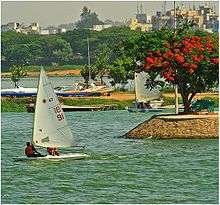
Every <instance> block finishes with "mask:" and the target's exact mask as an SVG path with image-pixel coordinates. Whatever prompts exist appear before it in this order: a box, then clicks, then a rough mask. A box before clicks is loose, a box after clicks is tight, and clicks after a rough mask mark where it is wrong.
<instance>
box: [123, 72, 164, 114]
mask: <svg viewBox="0 0 220 205" xmlns="http://www.w3.org/2000/svg"><path fill="white" fill-rule="evenodd" d="M147 78H148V76H147V74H146V73H145V72H144V71H142V72H139V73H138V72H135V78H134V82H135V102H133V106H131V107H126V109H127V110H128V111H129V112H146V111H149V112H158V111H161V110H163V109H161V108H159V107H160V106H161V105H162V103H163V100H162V99H161V93H160V90H159V88H158V87H155V88H154V89H151V90H150V89H146V86H145V84H146V80H147Z"/></svg>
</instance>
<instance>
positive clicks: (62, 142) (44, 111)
mask: <svg viewBox="0 0 220 205" xmlns="http://www.w3.org/2000/svg"><path fill="white" fill-rule="evenodd" d="M32 142H33V143H34V144H35V145H37V146H42V147H70V146H73V137H72V132H71V130H70V127H69V126H68V124H67V121H66V118H65V115H64V112H63V110H62V108H61V105H60V103H59V101H58V98H57V96H56V94H55V93H54V89H53V87H52V84H51V83H50V82H49V81H48V78H47V76H46V74H45V71H44V70H43V69H42V70H41V73H40V80H39V85H38V93H37V100H36V107H35V116H34V130H33V139H32Z"/></svg>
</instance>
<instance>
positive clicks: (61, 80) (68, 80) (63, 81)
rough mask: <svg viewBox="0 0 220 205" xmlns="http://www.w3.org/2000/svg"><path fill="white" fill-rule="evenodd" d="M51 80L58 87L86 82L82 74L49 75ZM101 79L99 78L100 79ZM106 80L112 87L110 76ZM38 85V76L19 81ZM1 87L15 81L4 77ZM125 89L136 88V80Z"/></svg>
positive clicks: (32, 85) (24, 84)
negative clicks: (66, 75)
mask: <svg viewBox="0 0 220 205" xmlns="http://www.w3.org/2000/svg"><path fill="white" fill-rule="evenodd" d="M49 79H50V82H51V83H52V85H53V87H54V88H55V87H58V86H62V85H71V84H73V83H76V82H84V79H83V78H82V77H80V76H72V77H49ZM98 80H99V79H98ZM103 80H104V82H105V83H106V85H107V86H108V87H111V84H110V81H111V79H109V78H108V77H104V78H103ZM37 85H38V78H37V77H32V78H31V77H26V78H22V79H21V80H20V81H19V86H21V87H27V88H36V87H37ZM117 86H119V85H117ZM1 88H2V89H7V88H14V83H13V82H12V81H11V79H10V78H2V79H1ZM125 89H128V90H131V91H133V90H134V82H133V81H132V80H128V83H127V85H126V86H125Z"/></svg>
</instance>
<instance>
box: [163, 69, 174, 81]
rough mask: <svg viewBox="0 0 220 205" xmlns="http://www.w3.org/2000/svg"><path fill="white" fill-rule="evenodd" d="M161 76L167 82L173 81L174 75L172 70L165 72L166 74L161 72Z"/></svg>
mask: <svg viewBox="0 0 220 205" xmlns="http://www.w3.org/2000/svg"><path fill="white" fill-rule="evenodd" d="M161 75H162V76H163V77H164V78H165V79H166V80H167V81H171V82H172V81H174V80H175V78H174V77H175V75H174V73H173V71H172V70H167V71H166V72H162V73H161Z"/></svg>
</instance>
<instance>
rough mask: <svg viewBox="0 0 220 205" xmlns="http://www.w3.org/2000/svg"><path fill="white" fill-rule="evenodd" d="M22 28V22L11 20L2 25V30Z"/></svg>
mask: <svg viewBox="0 0 220 205" xmlns="http://www.w3.org/2000/svg"><path fill="white" fill-rule="evenodd" d="M20 29H21V24H20V23H16V22H9V23H7V24H5V25H2V26H1V31H2V32H7V31H15V32H20Z"/></svg>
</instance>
